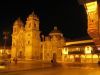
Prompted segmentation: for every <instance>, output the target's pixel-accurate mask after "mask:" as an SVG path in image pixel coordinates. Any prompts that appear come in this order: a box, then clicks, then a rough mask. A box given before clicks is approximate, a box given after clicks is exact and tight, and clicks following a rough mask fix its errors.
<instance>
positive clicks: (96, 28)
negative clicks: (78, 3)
mask: <svg viewBox="0 0 100 75" xmlns="http://www.w3.org/2000/svg"><path fill="white" fill-rule="evenodd" d="M84 6H85V8H86V12H87V18H88V29H87V30H88V34H89V35H90V37H91V38H92V39H93V41H94V42H95V44H96V46H97V47H98V46H100V41H99V40H100V24H99V14H98V4H97V1H96V0H93V1H89V2H86V3H85V4H84Z"/></svg>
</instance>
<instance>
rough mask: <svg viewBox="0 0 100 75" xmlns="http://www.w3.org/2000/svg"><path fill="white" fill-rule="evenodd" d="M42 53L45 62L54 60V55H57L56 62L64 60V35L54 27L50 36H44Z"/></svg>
mask: <svg viewBox="0 0 100 75" xmlns="http://www.w3.org/2000/svg"><path fill="white" fill-rule="evenodd" d="M42 39H43V41H42V44H41V46H42V51H43V60H52V58H53V55H54V54H55V55H56V60H57V61H61V60H62V47H63V46H64V44H65V40H64V37H63V34H62V33H61V32H60V31H59V30H58V29H57V27H56V26H55V27H54V30H53V31H51V32H50V33H49V35H48V36H46V37H44V36H42Z"/></svg>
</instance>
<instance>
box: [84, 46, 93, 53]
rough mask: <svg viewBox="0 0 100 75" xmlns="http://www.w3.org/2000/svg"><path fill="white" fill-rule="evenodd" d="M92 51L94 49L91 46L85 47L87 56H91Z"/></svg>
mask: <svg viewBox="0 0 100 75" xmlns="http://www.w3.org/2000/svg"><path fill="white" fill-rule="evenodd" d="M91 51H92V47H91V46H86V47H85V53H86V54H91Z"/></svg>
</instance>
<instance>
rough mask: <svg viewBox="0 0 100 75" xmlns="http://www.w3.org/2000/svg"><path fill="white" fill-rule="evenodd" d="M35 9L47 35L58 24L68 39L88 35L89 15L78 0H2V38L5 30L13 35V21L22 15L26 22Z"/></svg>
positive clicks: (0, 3)
mask: <svg viewBox="0 0 100 75" xmlns="http://www.w3.org/2000/svg"><path fill="white" fill-rule="evenodd" d="M33 10H34V12H35V13H36V14H37V15H38V16H39V18H40V30H41V31H42V33H43V34H45V35H47V34H48V33H49V32H50V31H51V30H52V29H53V26H58V29H59V30H60V31H61V32H62V33H63V34H64V37H65V38H66V39H67V38H68V39H69V38H70V39H74V38H81V37H86V36H87V32H86V30H87V19H86V16H87V15H86V12H85V10H84V7H83V6H82V5H79V3H78V2H77V0H60V1H58V0H13V1H10V0H8V1H7V0H3V1H2V2H0V38H1V39H2V38H3V36H2V32H3V31H5V30H6V31H9V32H10V35H11V33H12V25H13V22H14V21H15V20H16V19H17V18H18V17H20V18H21V19H22V21H23V22H24V23H25V21H26V17H27V16H28V15H29V14H31V13H32V11H33ZM9 38H11V36H10V37H9ZM10 40H11V39H10ZM1 43H2V41H1Z"/></svg>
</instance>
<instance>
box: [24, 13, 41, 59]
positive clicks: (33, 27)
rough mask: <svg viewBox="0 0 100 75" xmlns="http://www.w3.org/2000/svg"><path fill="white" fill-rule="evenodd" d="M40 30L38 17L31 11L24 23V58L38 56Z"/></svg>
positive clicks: (37, 57)
mask: <svg viewBox="0 0 100 75" xmlns="http://www.w3.org/2000/svg"><path fill="white" fill-rule="evenodd" d="M40 41H41V40H40V31H39V18H38V17H37V16H36V15H35V14H34V12H32V14H30V15H29V16H28V18H27V21H26V25H25V58H26V59H39V58H40Z"/></svg>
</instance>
